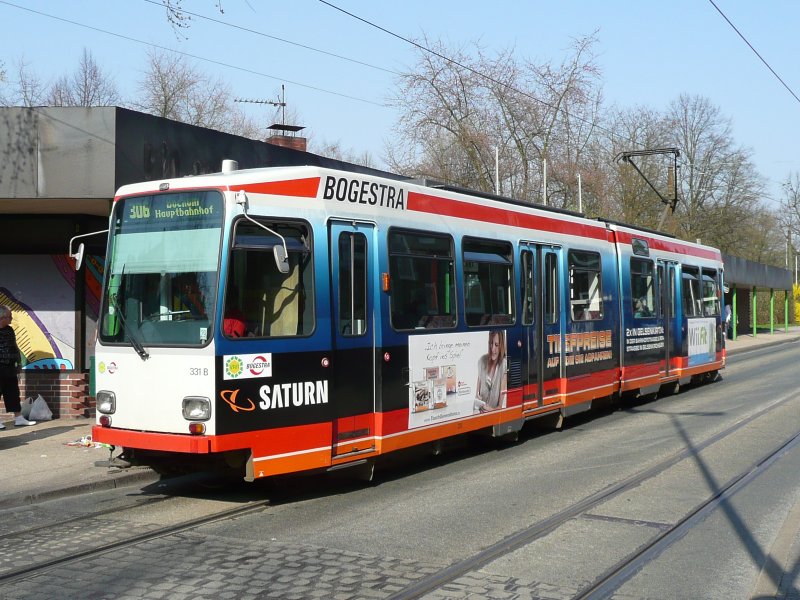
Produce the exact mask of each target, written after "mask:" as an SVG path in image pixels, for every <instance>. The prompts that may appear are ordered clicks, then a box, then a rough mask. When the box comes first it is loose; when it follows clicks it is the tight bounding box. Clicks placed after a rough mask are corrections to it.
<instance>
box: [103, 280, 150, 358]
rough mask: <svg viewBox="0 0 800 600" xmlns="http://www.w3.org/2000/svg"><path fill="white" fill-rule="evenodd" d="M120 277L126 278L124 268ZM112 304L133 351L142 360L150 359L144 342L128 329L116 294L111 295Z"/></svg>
mask: <svg viewBox="0 0 800 600" xmlns="http://www.w3.org/2000/svg"><path fill="white" fill-rule="evenodd" d="M119 275H120V278H122V277H124V275H125V268H124V267H123V268H122V271H121V272H120V274H119ZM111 304H112V305H113V306H114V310H115V311H116V313H117V315H118V316H119V320H120V321H122V328H123V329H124V330H125V333H126V334H128V340H130V342H131V346H133V349H134V350H136V354H138V355H139V357H140V358H141V359H142V360H147V359H148V358H150V354H148V352H147V350H145V349H144V346H143V345H142V342H140V341H139V338H137V337H136V336H135V335H133V330H131V328H130V327H128V321H127V320H126V319H125V315H124V314H123V312H122V309H121V308H120V307H119V302H117V295H116V294H111Z"/></svg>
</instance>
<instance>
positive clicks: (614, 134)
mask: <svg viewBox="0 0 800 600" xmlns="http://www.w3.org/2000/svg"><path fill="white" fill-rule="evenodd" d="M319 1H320V2H321V3H322V4H325V5H326V6H329V7H330V8H332V9H334V10H338V11H339V12H341V13H343V14H345V15H347V16H348V17H352V18H353V19H356V20H357V21H361V22H362V23H364V24H366V25H368V26H370V27H374V28H375V29H377V30H379V31H382V32H384V33H386V34H387V35H390V36H392V37H395V38H397V39H398V40H401V41H403V42H405V43H407V44H410V45H412V46H414V47H415V48H417V49H419V50H422V51H423V52H427V53H428V54H432V55H433V56H436V57H438V58H441V59H442V60H444V61H447V62H449V63H451V64H453V65H456V66H457V67H459V68H461V69H464V70H466V71H469V72H470V73H472V74H473V75H477V76H478V77H481V78H483V79H486V80H487V81H490V82H492V83H494V84H497V85H499V86H501V87H504V88H506V89H509V90H511V91H513V92H515V93H517V94H520V95H522V96H525V97H526V98H530V99H531V100H533V101H534V102H537V103H539V104H541V105H543V106H546V107H547V108H550V109H552V110H554V111H556V112H560V113H562V114H563V115H565V116H567V117H572V118H574V119H577V120H579V121H581V122H583V123H586V124H587V125H590V126H591V127H594V128H596V129H598V130H600V131H603V132H605V133H606V134H608V135H609V136H610V137H612V138H616V139H617V140H620V141H624V142H628V143H630V144H633V145H634V146H639V147H642V144H641V143H639V142H636V141H635V140H632V139H630V138H628V137H625V136H622V135H620V134H618V133H617V132H615V131H613V130H611V129H608V128H607V127H603V126H602V125H599V124H597V123H594V122H592V121H590V120H589V119H585V118H583V117H581V116H580V115H575V114H571V113H570V112H569V111H568V110H566V109H564V108H561V107H559V106H556V105H554V104H551V103H550V102H547V101H546V100H542V99H541V98H537V97H536V96H534V95H533V94H530V93H528V92H524V91H522V90H519V89H517V88H515V87H513V86H510V85H508V84H507V83H503V82H502V81H499V80H498V79H495V78H494V77H492V76H490V75H487V74H485V73H482V72H480V71H478V70H477V69H474V68H473V67H470V66H469V65H465V64H463V63H461V62H459V61H457V60H455V59H453V58H450V57H449V56H445V55H444V54H441V53H440V52H437V51H436V50H433V49H431V48H428V47H427V46H425V45H423V44H420V43H419V42H415V41H414V40H412V39H409V38H407V37H404V36H402V35H400V34H399V33H395V32H394V31H391V30H389V29H386V28H385V27H382V26H381V25H378V24H377V23H373V22H372V21H370V20H368V19H365V18H364V17H360V16H358V15H356V14H354V13H352V12H349V11H347V10H345V9H343V8H341V7H339V6H336V5H335V4H333V3H332V2H328V1H327V0H319Z"/></svg>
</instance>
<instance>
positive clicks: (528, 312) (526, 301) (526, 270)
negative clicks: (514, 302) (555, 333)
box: [522, 250, 535, 325]
mask: <svg viewBox="0 0 800 600" xmlns="http://www.w3.org/2000/svg"><path fill="white" fill-rule="evenodd" d="M533 293H534V288H533V252H531V251H530V250H525V251H523V252H522V324H523V325H532V324H533V318H534V312H533V311H534V310H535V305H534V298H533Z"/></svg>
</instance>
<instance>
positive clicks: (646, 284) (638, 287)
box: [631, 258, 656, 318]
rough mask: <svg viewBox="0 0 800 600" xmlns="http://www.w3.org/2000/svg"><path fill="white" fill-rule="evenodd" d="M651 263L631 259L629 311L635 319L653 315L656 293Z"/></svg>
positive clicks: (639, 259) (641, 259) (640, 259)
mask: <svg viewBox="0 0 800 600" xmlns="http://www.w3.org/2000/svg"><path fill="white" fill-rule="evenodd" d="M653 273H654V271H653V261H651V260H644V259H643V258H631V311H632V312H633V316H634V317H636V318H648V317H652V316H654V315H655V309H656V303H655V301H656V292H655V278H654V277H653Z"/></svg>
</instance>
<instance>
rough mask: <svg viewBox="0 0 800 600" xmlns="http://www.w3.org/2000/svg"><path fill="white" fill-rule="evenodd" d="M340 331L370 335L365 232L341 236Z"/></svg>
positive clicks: (343, 333) (342, 332) (347, 333)
mask: <svg viewBox="0 0 800 600" xmlns="http://www.w3.org/2000/svg"><path fill="white" fill-rule="evenodd" d="M339 332H340V333H341V334H342V335H364V334H365V333H366V332H367V238H366V237H365V236H364V234H363V233H342V234H341V235H340V236H339Z"/></svg>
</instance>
